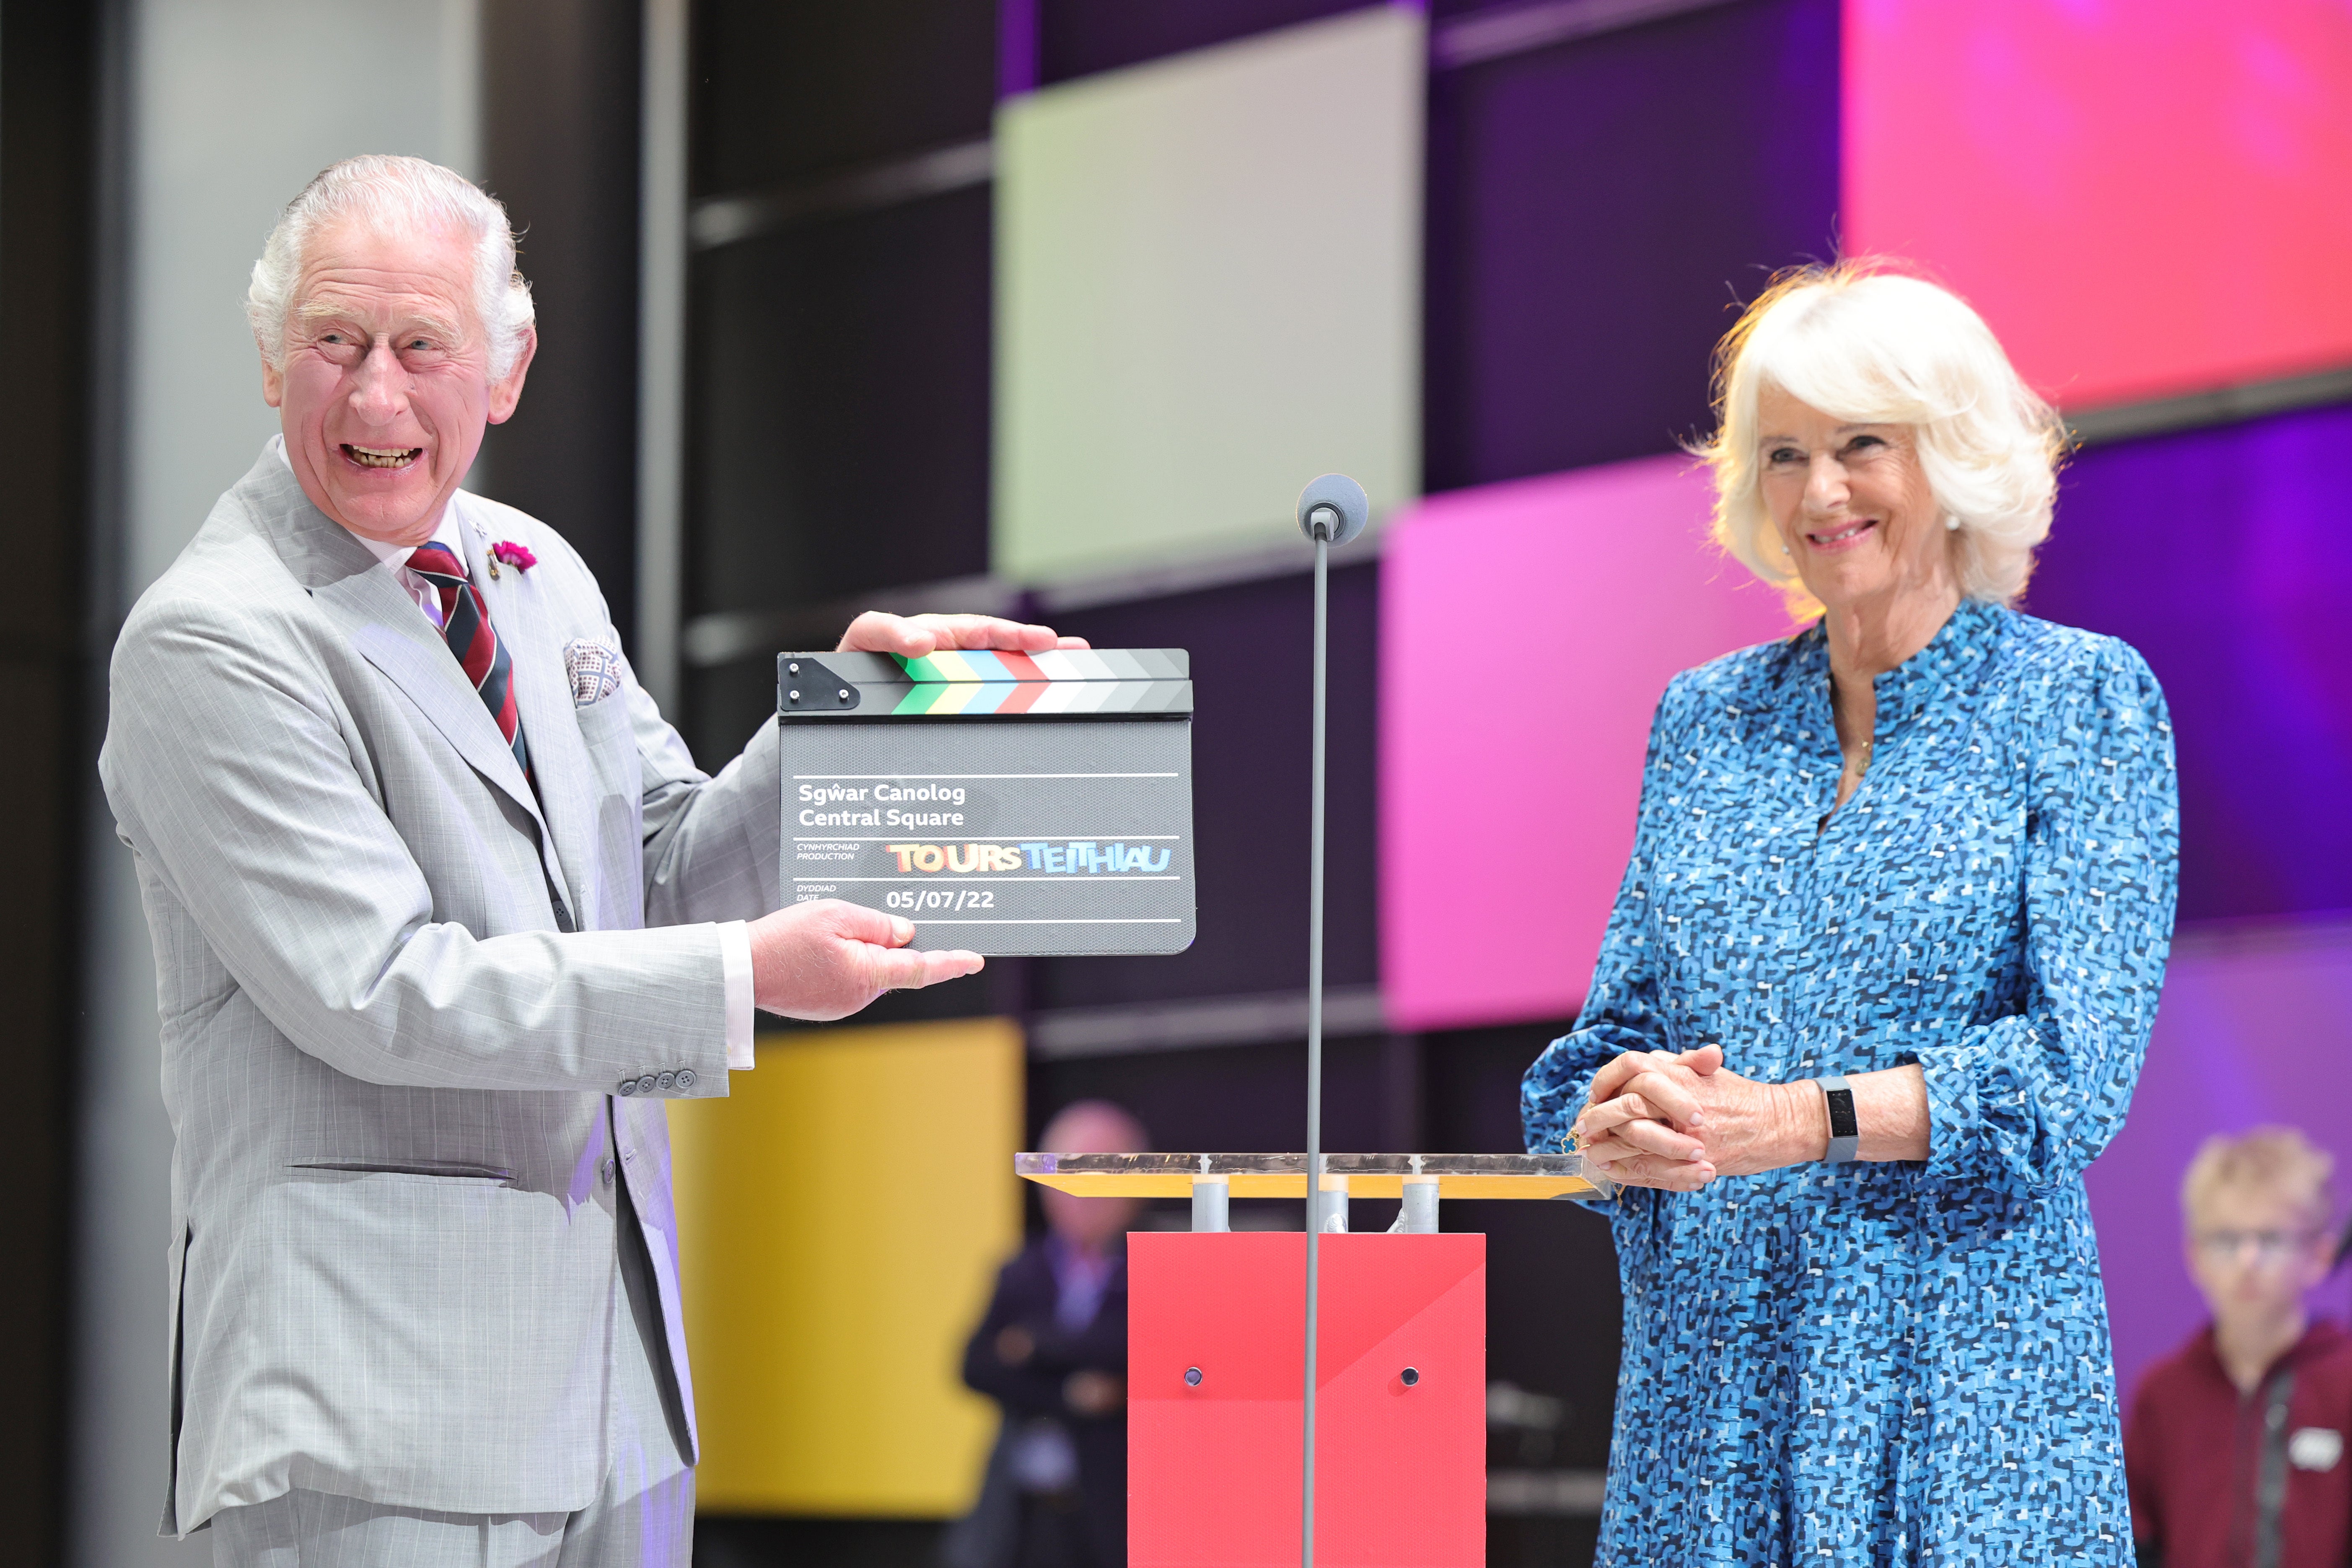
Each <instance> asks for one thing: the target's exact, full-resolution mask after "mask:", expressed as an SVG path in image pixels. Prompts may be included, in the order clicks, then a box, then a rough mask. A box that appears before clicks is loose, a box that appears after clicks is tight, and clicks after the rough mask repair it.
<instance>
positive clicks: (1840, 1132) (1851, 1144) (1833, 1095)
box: [1813, 1073, 1862, 1165]
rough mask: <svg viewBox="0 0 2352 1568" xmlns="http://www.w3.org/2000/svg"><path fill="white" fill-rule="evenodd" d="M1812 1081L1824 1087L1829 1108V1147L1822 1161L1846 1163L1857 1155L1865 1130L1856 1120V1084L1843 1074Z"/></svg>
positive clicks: (1823, 1092) (1824, 1097)
mask: <svg viewBox="0 0 2352 1568" xmlns="http://www.w3.org/2000/svg"><path fill="white" fill-rule="evenodd" d="M1813 1081H1814V1082H1815V1083H1818V1084H1820V1085H1821V1086H1822V1099H1823V1100H1827V1101H1828V1102H1829V1108H1830V1147H1829V1152H1827V1153H1825V1154H1823V1155H1822V1163H1823V1164H1825V1165H1843V1164H1844V1163H1846V1162H1847V1161H1849V1160H1852V1159H1853V1157H1854V1152H1855V1150H1856V1149H1857V1148H1859V1147H1860V1145H1861V1143H1862V1130H1861V1128H1860V1127H1859V1126H1858V1125H1856V1123H1855V1121H1854V1119H1853V1085H1851V1084H1849V1083H1847V1082H1846V1080H1845V1075H1844V1074H1843V1073H1830V1074H1828V1075H1826V1076H1824V1077H1822V1078H1817V1079H1814V1080H1813Z"/></svg>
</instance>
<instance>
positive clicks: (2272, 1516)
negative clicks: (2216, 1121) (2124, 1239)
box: [2124, 1127, 2352, 1568]
mask: <svg viewBox="0 0 2352 1568" xmlns="http://www.w3.org/2000/svg"><path fill="white" fill-rule="evenodd" d="M2334 1164H2335V1162H2334V1161H2333V1160H2332V1159H2330V1158H2329V1156H2328V1155H2326V1153H2323V1152H2321V1151H2319V1150H2317V1149H2315V1148H2313V1147H2312V1145H2311V1144H2310V1142H2308V1141H2306V1140H2305V1138H2304V1136H2303V1134H2302V1133H2300V1132H2297V1131H2294V1130H2293V1129H2291V1128H2284V1127H2262V1128H2257V1129H2255V1130H2254V1131H2252V1132H2249V1133H2246V1134H2245V1135H2244V1136H2242V1137H2238V1138H2211V1139H2208V1140H2207V1141H2206V1143H2205V1146H2204V1147H2203V1148H2202V1149H2200V1150H2199V1151H2198V1152H2197V1158H2196V1159H2195V1160H2194V1161H2192V1162H2191V1163H2190V1164H2189V1174H2188V1177H2187V1178H2186V1180H2184V1181H2183V1182H2182V1184H2181V1192H2180V1203H2181V1209H2182V1212H2183V1217H2184V1218H2185V1219H2186V1220H2187V1222H2188V1232H2187V1251H2188V1258H2189V1273H2190V1274H2191V1275H2192V1276H2194V1277H2195V1279H2196V1280H2197V1288H2198V1289H2200V1290H2201V1291H2202V1292H2204V1295H2205V1301H2206V1304H2207V1306H2208V1307H2210V1309H2211V1310H2212V1313H2213V1321H2211V1322H2210V1323H2208V1324H2207V1325H2206V1326H2205V1327H2204V1328H2202V1329H2200V1330H2199V1331H2197V1332H2196V1334H2195V1335H2193V1336H2192V1337H2191V1338H2190V1339H2189V1342H2188V1343H2187V1344H2185V1345H2183V1346H2181V1347H2180V1349H2179V1350H2178V1351H2175V1352H2173V1353H2172V1354H2171V1355H2170V1356H2169V1357H2168V1358H2166V1359H2165V1360H2164V1361H2161V1362H2158V1363H2157V1364H2156V1365H2155V1366H2154V1367H2152V1368H2150V1369H2149V1370H2148V1372H2147V1375H2146V1376H2144V1377H2143V1378H2142V1379H2141V1380H2140V1385H2139V1397H2138V1399H2137V1403H2136V1404H2135V1406H2134V1408H2133V1411H2132V1416H2131V1423H2130V1425H2129V1426H2128V1427H2127V1428H2126V1431H2125V1435H2124V1459H2125V1468H2126V1470H2127V1471H2128V1473H2129V1476H2130V1480H2131V1501H2132V1534H2133V1537H2134V1539H2135V1542H2136V1543H2137V1548H2138V1552H2139V1561H2140V1563H2141V1564H2142V1568H2149V1565H2152V1564H2158V1563H2160V1564H2162V1565H2163V1568H2239V1565H2242V1564H2245V1565H2256V1568H2340V1565H2341V1564H2342V1563H2345V1561H2346V1560H2347V1548H2352V1460H2347V1458H2346V1456H2345V1452H2344V1449H2345V1440H2346V1436H2347V1433H2352V1335H2347V1334H2346V1333H2345V1331H2344V1330H2343V1329H2341V1328H2339V1327H2338V1326H2337V1325H2336V1324H2334V1323H2331V1322H2327V1321H2317V1322H2315V1321H2312V1320H2311V1317H2310V1314H2309V1312H2308V1310H2306V1308H2305V1297H2306V1296H2307V1295H2309V1293H2310V1292H2311V1291H2312V1289H2314V1288H2315V1287H2316V1286H2317V1285H2318V1284H2319V1282H2320V1281H2321V1280H2323V1279H2326V1277H2327V1275H2328V1272H2329V1269H2330V1268H2331V1267H2332V1266H2333V1264H2334V1262H2335V1253H2336V1247H2335V1235H2334V1226H2333V1223H2332V1222H2333V1221H2334V1219H2335V1213H2336V1205H2335V1196H2334V1194H2333V1192H2332V1191H2331V1190H2330V1187H2329V1183H2328V1178H2329V1175H2330V1173H2331V1172H2332V1170H2333V1167H2334Z"/></svg>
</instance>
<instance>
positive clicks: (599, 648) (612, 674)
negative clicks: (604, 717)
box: [563, 637, 627, 708]
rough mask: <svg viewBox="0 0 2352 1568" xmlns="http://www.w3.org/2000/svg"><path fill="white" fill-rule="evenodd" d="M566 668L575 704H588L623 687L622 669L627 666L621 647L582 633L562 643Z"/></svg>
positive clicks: (583, 706)
mask: <svg viewBox="0 0 2352 1568" xmlns="http://www.w3.org/2000/svg"><path fill="white" fill-rule="evenodd" d="M563 668H564V669H565V670H566V671H567V672H568V673H569V674H570V675H571V677H572V706H573V707H575V708H585V707H587V706H588V705H589V704H590V703H592V702H602V701H604V699H606V698H607V697H610V696H611V695H613V693H614V692H615V691H618V690H619V689H621V672H622V670H624V669H625V668H627V666H626V664H625V662H624V661H623V659H622V658H621V650H620V649H619V648H616V647H607V646H606V645H605V644H604V643H600V642H590V641H588V640H587V639H586V638H584V637H583V638H582V639H580V640H579V641H576V642H569V643H566V644H564V645H563Z"/></svg>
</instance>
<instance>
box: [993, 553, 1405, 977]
mask: <svg viewBox="0 0 2352 1568" xmlns="http://www.w3.org/2000/svg"><path fill="white" fill-rule="evenodd" d="M1379 584H1380V575H1379V567H1378V565H1377V564H1376V563H1358V564H1355V565H1350V566H1346V567H1341V568H1339V569H1337V570H1335V571H1333V573H1332V574H1331V672H1332V673H1331V689H1330V755H1329V770H1330V793H1329V797H1328V799H1329V815H1328V819H1327V825H1326V834H1327V838H1326V842H1327V844H1328V856H1327V864H1328V879H1327V882H1326V884H1325V885H1326V888H1327V889H1328V892H1327V895H1326V897H1327V903H1326V910H1327V919H1326V923H1325V937H1324V973H1325V975H1326V977H1327V978H1328V981H1329V983H1330V984H1334V985H1360V984H1369V983H1370V982H1371V981H1372V980H1374V979H1376V978H1377V976H1378V970H1377V967H1376V966H1377V963H1378V931H1377V928H1376V925H1375V923H1374V913H1375V911H1374V908H1373V902H1374V900H1373V894H1374V891H1375V882H1374V878H1373V867H1372V854H1373V835H1374V832H1375V818H1374V805H1375V796H1374V793H1373V777H1372V774H1373V762H1374V738H1373V724H1374V714H1375V701H1374V693H1373V689H1372V671H1373V667H1374V663H1375V654H1376V647H1375V639H1376V637H1377V636H1378V631H1379V593H1380V587H1379ZM1312 616H1313V600H1312V597H1311V595H1310V591H1309V585H1308V579H1307V578H1305V577H1284V578H1277V579H1275V580H1272V581H1268V582H1262V583H1246V584H1239V585H1237V586H1234V587H1226V588H1216V589H1212V590H1208V591H1205V592H1202V593H1197V594H1184V595H1173V596H1171V597H1168V598H1163V599H1152V600H1147V601H1144V602H1141V603H1138V604H1130V605H1117V606H1112V607H1107V608H1103V609H1098V610H1088V611H1085V612H1083V613H1079V614H1075V615H1062V616H1053V617H1051V618H1052V620H1053V621H1054V623H1055V626H1056V628H1057V629H1058V630H1061V631H1064V632H1068V633H1075V634H1076V635H1078V636H1081V637H1087V638H1088V639H1089V640H1091V641H1092V642H1093V643H1095V644H1096V645H1097V647H1182V648H1189V649H1191V650H1192V691H1193V702H1194V715H1193V721H1192V827H1193V837H1194V844H1195V849H1194V864H1195V867H1196V868H1197V871H1196V874H1197V876H1198V879H1199V880H1198V898H1199V909H1200V936H1199V939H1198V940H1197V941H1195V942H1193V944H1192V950H1191V951H1190V952H1184V953H1180V954H1178V955H1177V956H1175V957H1172V958H1073V959H1050V960H1040V961H1039V962H1038V963H1036V965H1035V972H1034V980H1033V983H1032V987H1031V996H1032V1000H1033V1004H1034V1005H1036V1006H1039V1007H1070V1006H1092V1005H1104V1004H1108V1003H1117V1002H1138V1001H1147V1000H1156V999H1160V998H1168V997H1188V996H1219V995H1231V994H1246V993H1252V992H1272V991H1297V990H1300V989H1302V988H1303V987H1304V986H1305V985H1306V984H1307V769H1308V763H1309V751H1308V743H1307V735H1308V731H1307V721H1308V715H1309V713H1310V710H1311V704H1312V700H1313V689H1312V684H1311V677H1310V669H1309V665H1308V657H1309V653H1310V637H1311V633H1312V626H1313V620H1312Z"/></svg>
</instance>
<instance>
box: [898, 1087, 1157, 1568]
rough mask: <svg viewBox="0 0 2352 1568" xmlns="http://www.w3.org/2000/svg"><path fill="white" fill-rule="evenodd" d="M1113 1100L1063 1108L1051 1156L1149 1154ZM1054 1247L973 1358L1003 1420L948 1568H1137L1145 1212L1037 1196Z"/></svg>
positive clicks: (1008, 1289)
mask: <svg viewBox="0 0 2352 1568" xmlns="http://www.w3.org/2000/svg"><path fill="white" fill-rule="evenodd" d="M1150 1146H1151V1145H1150V1134H1148V1133H1146V1132H1145V1131H1144V1130H1143V1126H1142V1123H1140V1122H1139V1121H1136V1119H1135V1118H1134V1117H1132V1116H1130V1115H1129V1114H1128V1113H1127V1112H1126V1111H1125V1110H1121V1109H1119V1107H1118V1106H1116V1105H1113V1104H1111V1103H1110V1102H1109V1101H1108V1100H1079V1101H1078V1102H1076V1104H1074V1105H1069V1106H1066V1107H1064V1108H1063V1110H1062V1111H1061V1112H1060V1114H1058V1115H1056V1116H1055V1118H1054V1120H1053V1121H1050V1122H1048V1123H1047V1124H1046V1127H1045V1131H1044V1132H1043V1133H1042V1134H1040V1135H1039V1139H1038V1144H1037V1147H1038V1149H1039V1151H1040V1152H1045V1153H1051V1154H1129V1153H1141V1152H1146V1151H1148V1150H1149V1149H1150ZM1038 1199H1039V1201H1040V1203H1041V1204H1042V1205H1044V1207H1045V1228H1046V1233H1045V1235H1044V1236H1042V1237H1037V1238H1036V1239H1034V1240H1033V1241H1031V1242H1030V1243H1029V1244H1028V1245H1027V1246H1025V1247H1023V1248H1022V1249H1021V1251H1020V1252H1019V1253H1018V1254H1017V1255H1015V1256H1014V1258H1013V1260H1012V1261H1011V1262H1009V1263H1007V1264H1006V1265H1005V1266H1004V1268H1003V1272H1001V1273H1000V1274H998V1276H997V1278H996V1293H995V1295H994V1297H993V1298H992V1300H990V1302H989V1304H988V1315H987V1316H986V1317H985V1318H983V1319H982V1321H981V1324H980V1327H979V1328H978V1329H977V1330H976V1331H973V1333H972V1336H971V1344H970V1345H969V1346H968V1347H967V1348H966V1349H965V1351H964V1358H963V1380H964V1382H965V1383H967V1384H971V1386H972V1387H973V1388H974V1389H977V1390H978V1391H979V1392H981V1393H982V1394H987V1395H988V1396H989V1397H990V1398H992V1399H993V1400H995V1401H996V1402H997V1403H998V1404H999V1405H1002V1406H1003V1409H1004V1426H1003V1432H1002V1433H1001V1435H1000V1436H998V1438H997V1442H996V1447H995V1450H994V1452H993V1453H992V1454H991V1455H990V1457H989V1461H988V1468H987V1471H986V1472H985V1474H984V1475H983V1476H982V1480H981V1489H980V1499H979V1501H978V1502H977V1503H975V1504H974V1505H973V1508H972V1510H971V1513H970V1514H969V1515H967V1516H966V1517H964V1518H963V1519H961V1520H959V1521H956V1522H955V1523H954V1524H953V1525H951V1526H950V1527H949V1530H948V1532H947V1534H946V1536H945V1538H944V1539H943V1540H942V1542H941V1545H940V1562H941V1564H942V1568H1123V1565H1124V1564H1125V1563H1126V1562H1127V1232H1128V1227H1129V1226H1131V1225H1133V1224H1134V1223H1135V1217H1136V1215H1137V1212H1138V1211H1139V1209H1140V1208H1141V1207H1142V1204H1141V1202H1140V1201H1139V1200H1138V1199H1134V1198H1082V1197H1076V1196H1073V1195H1072V1194H1068V1193H1065V1192H1057V1191H1055V1189H1053V1188H1051V1187H1048V1188H1046V1189H1045V1190H1044V1191H1043V1192H1041V1193H1039V1194H1038Z"/></svg>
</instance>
